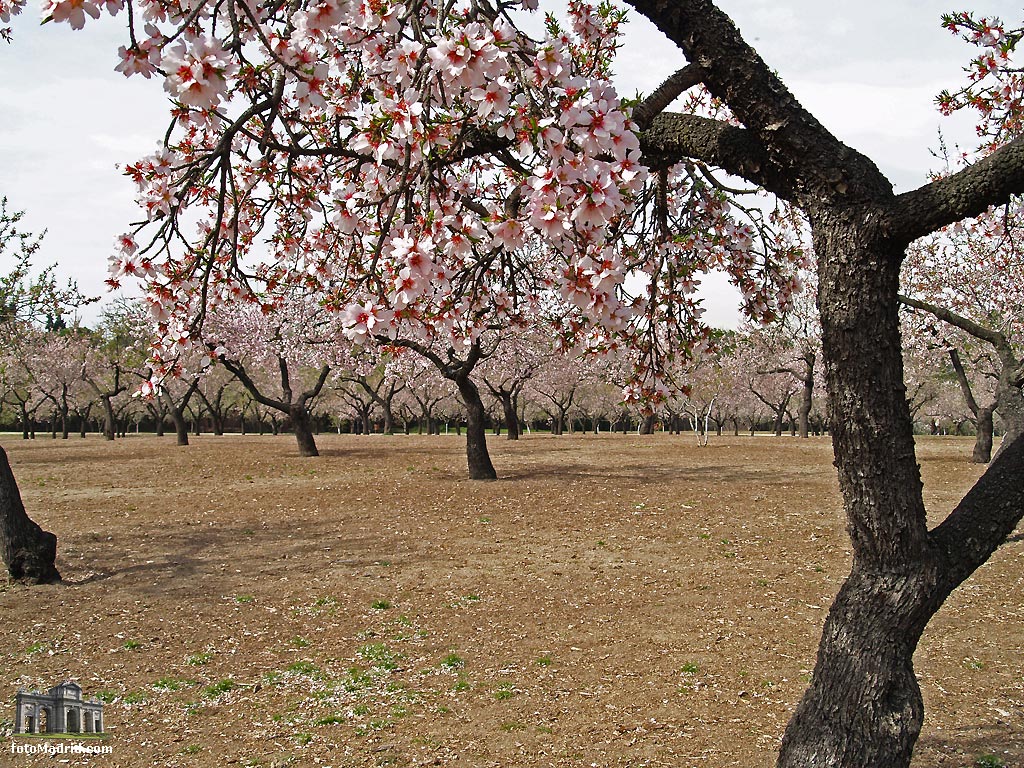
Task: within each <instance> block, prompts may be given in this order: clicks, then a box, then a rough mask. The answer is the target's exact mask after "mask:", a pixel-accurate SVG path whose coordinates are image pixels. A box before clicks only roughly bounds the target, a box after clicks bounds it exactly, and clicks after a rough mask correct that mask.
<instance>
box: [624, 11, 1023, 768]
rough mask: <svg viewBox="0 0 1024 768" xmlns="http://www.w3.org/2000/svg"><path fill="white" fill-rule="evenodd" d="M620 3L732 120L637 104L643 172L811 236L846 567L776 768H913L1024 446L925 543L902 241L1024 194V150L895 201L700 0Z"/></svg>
mask: <svg viewBox="0 0 1024 768" xmlns="http://www.w3.org/2000/svg"><path fill="white" fill-rule="evenodd" d="M629 2H630V4H631V5H633V6H634V7H635V8H636V9H637V10H638V11H640V12H641V13H643V14H644V15H645V16H647V17H648V18H649V19H651V20H652V21H653V22H654V23H655V24H656V25H657V26H658V27H659V28H660V29H661V30H662V31H663V32H664V33H665V34H666V35H667V36H668V38H669V39H670V40H672V41H673V42H674V43H676V45H677V46H678V47H679V48H680V49H681V51H682V52H683V53H684V55H685V56H686V59H687V60H688V61H689V62H690V64H689V65H687V67H685V68H684V70H681V72H687V73H688V76H687V77H683V78H681V79H683V80H684V81H686V82H687V83H689V84H693V83H694V82H703V83H704V85H705V86H706V87H707V88H708V90H709V91H710V92H711V93H712V95H714V96H716V97H717V98H719V99H721V100H722V101H723V102H724V103H725V104H727V105H728V106H729V107H730V109H731V110H732V112H733V114H734V115H735V116H736V118H737V121H738V124H729V123H726V122H723V121H716V120H710V119H703V118H697V117H694V116H690V115H675V114H669V113H664V112H661V111H660V110H661V109H663V108H664V107H663V106H662V104H668V103H670V102H671V100H672V99H671V98H668V99H667V100H666V98H665V97H666V95H668V96H671V95H672V94H671V93H669V94H665V93H656V94H655V96H657V97H658V103H657V105H656V108H655V109H647V107H648V105H649V104H650V102H651V100H650V99H649V100H648V102H647V103H642V104H641V105H640V107H639V108H638V113H639V114H640V115H641V118H642V119H641V121H640V123H641V128H642V129H643V130H642V134H641V144H642V148H643V151H644V155H645V159H646V160H647V161H648V162H649V163H651V164H653V165H655V166H656V167H657V166H658V165H659V163H660V164H661V165H662V166H664V165H667V164H670V163H672V162H676V161H679V160H681V159H683V158H695V159H699V160H701V161H704V162H708V163H711V164H713V165H716V166H719V167H722V168H724V169H725V170H727V171H728V172H730V173H732V174H734V175H737V176H741V177H743V178H745V179H747V180H749V181H751V182H754V183H756V184H759V185H761V186H763V187H764V188H765V189H767V190H769V191H771V192H774V193H776V194H778V195H779V196H780V197H782V198H784V199H786V200H789V201H791V202H793V203H794V204H795V205H797V206H799V207H800V208H801V209H803V211H804V212H805V213H806V215H807V216H808V219H809V221H810V223H811V228H812V235H813V242H814V249H815V255H816V257H817V259H818V272H819V292H818V307H819V311H820V314H821V321H822V330H823V361H824V368H825V379H826V384H827V390H828V414H829V422H830V425H831V431H832V442H833V450H834V453H835V465H836V468H837V470H838V475H839V484H840V488H841V490H842V494H843V500H844V507H845V512H846V517H847V521H848V530H849V534H850V538H851V543H852V548H853V556H854V558H853V560H854V561H853V568H852V571H851V573H850V575H849V576H848V578H847V579H846V581H845V583H844V584H843V586H842V588H841V589H840V591H839V594H838V595H837V597H836V600H835V602H834V604H833V606H832V608H831V610H830V611H829V614H828V618H827V620H826V623H825V627H824V630H823V633H822V638H821V643H820V646H819V650H818V657H817V663H816V666H815V670H814V675H813V677H812V680H811V684H810V687H809V688H808V690H807V692H806V693H805V695H804V697H803V699H802V700H801V702H800V704H799V706H798V708H797V710H796V712H795V713H794V715H793V717H792V719H791V720H790V722H789V725H788V727H787V729H786V734H785V737H784V739H783V742H782V747H781V751H780V755H779V760H778V764H779V766H780V768H808V767H809V766H813V767H814V768H867V767H868V766H886V768H906V766H908V765H909V763H910V758H911V754H912V751H913V747H914V744H915V742H916V741H917V737H918V735H919V733H920V729H921V724H922V722H923V718H924V706H923V702H922V699H921V692H920V689H919V687H918V684H917V680H916V677H915V675H914V670H913V653H914V649H915V647H916V646H917V642H918V639H919V638H920V636H921V633H922V631H923V630H924V628H925V626H926V625H927V623H928V621H929V620H930V618H931V617H932V616H933V615H934V613H935V612H936V611H937V610H938V608H939V606H941V605H942V602H943V601H944V600H945V599H946V597H947V596H948V595H949V594H950V592H951V591H952V590H953V589H954V588H955V587H956V586H957V585H958V584H960V583H961V582H962V581H963V580H964V579H966V578H967V577H968V576H969V575H970V574H971V573H972V572H973V571H974V570H975V569H977V568H978V567H979V566H980V565H982V564H983V563H984V562H985V560H987V559H988V557H989V556H990V555H991V553H992V552H993V551H994V550H995V549H996V548H997V547H998V546H999V545H1000V544H1001V543H1002V542H1003V541H1004V540H1005V539H1006V537H1007V535H1008V534H1009V533H1010V532H1011V531H1012V530H1013V529H1014V528H1015V526H1016V525H1017V523H1018V522H1019V521H1020V519H1021V516H1022V515H1024V483H1021V482H1020V477H1021V475H1022V473H1024V439H1016V440H1009V439H1008V440H1006V441H1004V446H1003V448H1002V452H1001V453H1000V454H998V455H997V457H996V459H995V460H994V461H993V462H992V464H991V465H990V466H989V468H988V470H987V471H986V472H985V474H984V475H983V476H982V478H981V479H980V480H979V481H978V483H977V484H976V485H975V487H974V488H973V489H972V490H971V491H970V492H969V493H968V494H967V496H966V497H965V498H964V499H963V500H962V501H961V502H960V504H959V505H957V507H956V508H955V509H954V510H953V512H952V513H951V514H950V515H949V516H948V517H947V518H946V520H945V521H944V522H942V523H941V524H940V525H939V526H938V527H937V528H935V529H934V530H931V531H929V529H928V527H927V521H926V517H925V508H924V503H923V499H922V492H921V480H920V475H919V471H918V467H917V463H916V458H915V454H914V438H913V431H912V422H911V417H910V409H909V405H908V403H907V399H906V387H905V385H904V378H903V363H902V353H901V344H900V333H899V322H898V316H897V314H898V313H897V309H898V299H897V290H898V283H899V269H900V264H901V262H902V260H903V258H904V254H905V250H906V247H907V245H908V244H909V243H910V242H911V241H912V240H914V239H916V238H918V237H921V236H923V235H925V234H928V233H929V232H931V231H934V230H935V229H938V228H940V227H942V226H944V225H946V224H950V223H953V222H955V221H958V220H960V219H962V218H964V217H967V216H972V215H977V214H979V213H981V212H982V211H984V210H985V209H986V208H987V207H988V206H989V205H991V204H996V203H1000V202H1005V201H1006V200H1007V199H1008V197H1009V195H1011V194H1015V193H1021V192H1024V139H1017V140H1015V141H1013V142H1011V143H1009V144H1008V145H1006V146H1005V147H1003V148H1002V149H1000V150H998V151H997V152H995V153H994V154H992V155H990V156H989V157H988V158H986V159H984V160H981V161H979V162H977V163H975V164H974V165H972V166H971V167H970V168H968V169H965V170H964V171H961V172H960V173H957V174H953V175H952V176H948V177H946V178H944V179H941V180H938V181H934V182H932V183H930V184H927V185H925V186H924V187H922V188H920V189H918V190H915V191H912V192H908V193H905V194H903V195H899V196H896V195H894V193H893V191H892V185H891V183H890V182H889V181H888V180H887V179H886V178H885V177H884V176H883V175H882V174H881V172H879V170H878V168H877V167H876V166H875V165H874V164H873V163H872V162H871V161H870V160H868V159H867V158H866V157H864V156H863V155H860V154H859V153H857V152H856V151H854V150H852V149H850V148H849V147H847V146H845V145H843V144H842V143H841V142H840V141H839V140H838V139H836V138H835V137H834V136H833V135H832V134H831V133H829V132H828V131H827V130H826V129H825V128H824V127H823V126H822V125H821V124H820V123H819V122H818V121H817V120H816V119H815V118H814V117H813V116H812V115H810V114H809V113H808V112H807V111H806V110H804V108H803V107H802V106H801V105H800V104H799V103H798V102H797V100H796V99H795V98H794V97H793V95H792V94H791V93H789V91H788V90H787V89H786V87H785V86H784V85H783V84H782V82H781V81H780V80H779V79H778V78H777V77H776V76H775V75H774V74H773V72H772V71H771V69H770V68H769V67H768V66H767V65H766V64H765V63H764V62H763V61H762V60H761V58H760V57H759V56H758V55H757V53H756V52H755V51H754V50H753V49H751V48H750V47H749V46H748V45H747V44H746V42H745V41H744V40H743V39H742V37H741V36H740V34H739V31H738V30H737V29H736V27H735V26H734V25H733V24H732V22H731V20H730V19H729V18H728V17H727V16H726V15H725V14H723V13H722V12H721V11H720V10H719V9H718V8H717V7H716V6H715V5H714V4H713V3H712V2H710V0H673V2H669V1H668V0H629ZM667 85H668V84H667ZM660 90H663V89H659V91H660ZM669 90H672V88H671V87H670V88H669ZM652 98H653V97H652ZM1022 410H1024V408H1022Z"/></svg>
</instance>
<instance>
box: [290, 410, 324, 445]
mask: <svg viewBox="0 0 1024 768" xmlns="http://www.w3.org/2000/svg"><path fill="white" fill-rule="evenodd" d="M288 415H289V416H290V417H291V420H292V432H294V433H295V440H296V442H297V443H298V444H299V456H319V455H320V451H318V450H317V449H316V440H315V439H314V438H313V430H312V428H311V425H310V420H309V413H307V411H306V409H305V408H302V407H295V408H292V409H290V410H289V412H288Z"/></svg>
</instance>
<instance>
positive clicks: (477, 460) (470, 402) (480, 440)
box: [455, 376, 498, 480]
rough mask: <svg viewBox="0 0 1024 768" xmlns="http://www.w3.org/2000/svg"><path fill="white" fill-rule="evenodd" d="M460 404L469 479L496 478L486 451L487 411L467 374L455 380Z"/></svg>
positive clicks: (496, 475) (496, 474)
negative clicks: (464, 431)
mask: <svg viewBox="0 0 1024 768" xmlns="http://www.w3.org/2000/svg"><path fill="white" fill-rule="evenodd" d="M455 385H456V386H457V387H458V388H459V395H460V397H461V398H462V404H463V405H464V406H465V408H466V460H467V462H468V464H469V479H470V480H496V479H497V478H498V473H497V472H495V471H494V465H493V464H491V456H490V454H489V453H488V452H487V411H486V409H485V408H484V403H483V400H481V399H480V390H479V389H477V386H476V384H475V383H473V380H472V379H470V378H469V376H460V377H459V378H457V379H456V380H455Z"/></svg>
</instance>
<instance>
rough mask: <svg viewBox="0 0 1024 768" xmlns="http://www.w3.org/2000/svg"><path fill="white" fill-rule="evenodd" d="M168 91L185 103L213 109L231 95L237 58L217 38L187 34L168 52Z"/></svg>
mask: <svg viewBox="0 0 1024 768" xmlns="http://www.w3.org/2000/svg"><path fill="white" fill-rule="evenodd" d="M163 67H164V69H165V70H166V71H167V73H168V74H167V79H166V80H165V81H164V90H166V91H167V92H168V93H170V94H171V97H172V98H175V99H177V100H178V101H180V102H181V103H182V104H185V105H187V106H190V107H198V108H199V109H212V108H213V107H215V106H217V104H219V103H220V102H221V100H223V99H224V98H225V97H226V96H227V90H228V88H227V86H228V80H229V78H231V77H233V76H234V75H235V74H236V73H237V72H238V64H237V63H236V62H235V59H234V57H233V56H232V55H231V54H229V53H228V52H227V51H225V50H224V48H223V47H221V44H220V40H218V39H217V38H214V37H209V36H203V37H198V36H195V35H186V36H185V38H184V39H183V40H180V41H178V42H177V43H176V44H174V45H173V46H171V47H170V48H168V49H167V50H166V51H165V52H164V57H163Z"/></svg>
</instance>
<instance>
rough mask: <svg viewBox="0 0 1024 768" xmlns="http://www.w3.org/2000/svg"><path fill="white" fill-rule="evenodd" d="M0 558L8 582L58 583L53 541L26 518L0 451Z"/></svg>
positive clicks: (13, 481) (10, 472)
mask: <svg viewBox="0 0 1024 768" xmlns="http://www.w3.org/2000/svg"><path fill="white" fill-rule="evenodd" d="M0 554H2V555H3V560H4V563H5V564H6V565H7V573H8V574H9V575H10V577H11V579H12V580H14V581H16V582H20V583H22V584H53V583H55V582H58V581H60V573H58V572H57V567H56V565H55V563H56V560H57V537H56V536H54V535H53V534H52V533H50V532H49V531H44V530H43V529H42V528H40V527H39V526H38V525H37V524H36V523H35V522H33V521H32V519H31V518H29V516H28V514H27V513H26V512H25V505H24V504H23V503H22V501H21V493H20V492H19V491H18V483H17V481H16V480H15V479H14V472H13V471H11V464H10V462H9V461H8V459H7V452H6V451H5V450H4V449H3V448H2V447H0Z"/></svg>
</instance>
